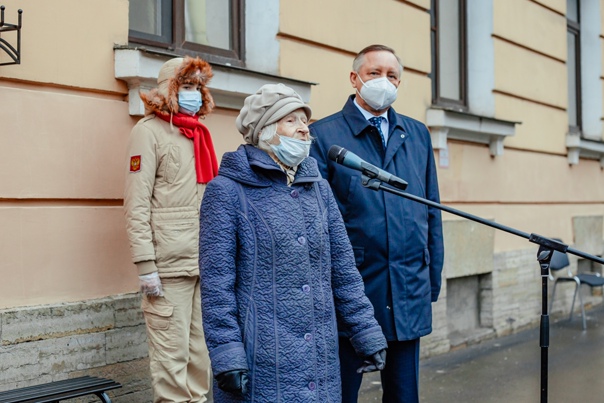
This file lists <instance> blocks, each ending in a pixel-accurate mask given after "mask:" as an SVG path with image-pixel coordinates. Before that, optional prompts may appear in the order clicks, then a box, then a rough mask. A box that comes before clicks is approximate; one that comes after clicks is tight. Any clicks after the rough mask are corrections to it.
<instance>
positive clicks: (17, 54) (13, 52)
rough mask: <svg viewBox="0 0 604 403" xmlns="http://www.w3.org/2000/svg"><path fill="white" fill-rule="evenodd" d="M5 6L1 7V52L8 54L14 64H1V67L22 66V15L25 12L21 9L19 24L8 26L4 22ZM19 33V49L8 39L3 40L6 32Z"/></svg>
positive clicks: (19, 11)
mask: <svg viewBox="0 0 604 403" xmlns="http://www.w3.org/2000/svg"><path fill="white" fill-rule="evenodd" d="M4 9H5V7H4V6H0V50H3V51H5V52H6V54H7V55H8V56H9V57H10V58H11V59H13V61H12V62H6V63H0V66H5V65H7V64H21V14H23V10H21V9H19V10H18V13H19V23H18V24H17V25H15V24H8V23H6V22H4ZM10 31H17V48H16V49H15V47H14V46H13V45H11V44H10V43H8V41H7V40H6V39H2V34H3V33H4V32H10Z"/></svg>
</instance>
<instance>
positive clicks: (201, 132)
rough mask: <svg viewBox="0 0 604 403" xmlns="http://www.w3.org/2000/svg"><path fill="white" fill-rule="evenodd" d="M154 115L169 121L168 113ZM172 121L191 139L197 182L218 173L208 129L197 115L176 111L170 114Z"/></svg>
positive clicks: (205, 180)
mask: <svg viewBox="0 0 604 403" xmlns="http://www.w3.org/2000/svg"><path fill="white" fill-rule="evenodd" d="M156 115H157V116H158V117H159V118H161V119H163V120H165V121H166V122H169V121H170V115H164V114H161V113H156ZM172 122H173V123H174V125H176V126H177V127H178V130H180V132H181V133H182V134H183V135H185V136H186V137H188V138H190V139H193V147H194V151H195V173H196V174H197V183H208V182H209V181H211V180H212V179H214V177H215V176H216V175H218V161H217V160H216V153H215V152H214V144H213V143H212V137H211V136H210V131H209V130H208V128H207V127H206V126H205V125H204V124H203V123H201V122H200V121H199V120H198V118H197V116H189V115H185V114H184V113H177V114H176V115H172Z"/></svg>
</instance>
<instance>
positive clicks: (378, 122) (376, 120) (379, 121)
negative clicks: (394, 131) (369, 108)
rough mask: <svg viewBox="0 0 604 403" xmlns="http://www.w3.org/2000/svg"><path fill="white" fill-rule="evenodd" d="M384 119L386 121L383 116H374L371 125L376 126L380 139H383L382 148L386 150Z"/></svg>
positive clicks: (370, 120)
mask: <svg viewBox="0 0 604 403" xmlns="http://www.w3.org/2000/svg"><path fill="white" fill-rule="evenodd" d="M382 119H384V118H383V117H382V116H374V117H372V118H369V123H371V125H372V126H375V127H376V128H377V129H378V132H379V133H380V138H381V139H382V146H383V147H384V149H386V138H385V137H384V132H382Z"/></svg>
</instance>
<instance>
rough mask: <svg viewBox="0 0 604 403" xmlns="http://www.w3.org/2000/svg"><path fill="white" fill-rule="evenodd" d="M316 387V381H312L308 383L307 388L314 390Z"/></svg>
mask: <svg viewBox="0 0 604 403" xmlns="http://www.w3.org/2000/svg"><path fill="white" fill-rule="evenodd" d="M316 388H317V384H316V383H314V382H310V383H309V384H308V389H310V390H315V389H316Z"/></svg>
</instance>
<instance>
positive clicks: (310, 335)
mask: <svg viewBox="0 0 604 403" xmlns="http://www.w3.org/2000/svg"><path fill="white" fill-rule="evenodd" d="M304 340H306V341H311V340H312V334H310V333H306V334H305V335H304Z"/></svg>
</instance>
